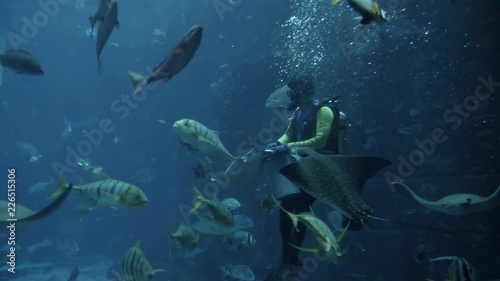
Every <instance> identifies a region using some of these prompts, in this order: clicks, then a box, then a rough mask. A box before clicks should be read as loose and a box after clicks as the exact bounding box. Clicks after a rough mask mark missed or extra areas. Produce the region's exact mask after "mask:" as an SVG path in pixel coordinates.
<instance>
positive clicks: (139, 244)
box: [134, 239, 141, 249]
mask: <svg viewBox="0 0 500 281" xmlns="http://www.w3.org/2000/svg"><path fill="white" fill-rule="evenodd" d="M134 247H136V248H138V249H140V248H141V239H139V240H137V242H135V246H134Z"/></svg>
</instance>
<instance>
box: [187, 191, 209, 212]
mask: <svg viewBox="0 0 500 281" xmlns="http://www.w3.org/2000/svg"><path fill="white" fill-rule="evenodd" d="M192 187H193V191H194V194H195V197H196V202H195V203H194V206H193V208H192V209H191V211H189V212H188V214H190V213H192V212H194V211H196V210H198V209H199V208H200V207H201V206H202V205H203V204H204V203H205V197H203V194H201V192H200V191H199V190H198V188H196V186H195V185H194V184H193V185H192Z"/></svg>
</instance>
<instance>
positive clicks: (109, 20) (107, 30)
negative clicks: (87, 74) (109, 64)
mask: <svg viewBox="0 0 500 281" xmlns="http://www.w3.org/2000/svg"><path fill="white" fill-rule="evenodd" d="M115 27H116V29H118V28H119V27H120V24H119V23H118V2H116V1H113V3H111V7H110V8H109V10H108V12H107V13H106V15H105V16H104V19H103V21H102V22H101V24H100V25H99V29H98V30H97V42H96V45H95V49H96V53H97V65H98V67H99V72H102V71H101V53H102V49H103V48H104V45H106V42H108V39H109V37H110V36H111V33H112V32H113V29H114V28H115Z"/></svg>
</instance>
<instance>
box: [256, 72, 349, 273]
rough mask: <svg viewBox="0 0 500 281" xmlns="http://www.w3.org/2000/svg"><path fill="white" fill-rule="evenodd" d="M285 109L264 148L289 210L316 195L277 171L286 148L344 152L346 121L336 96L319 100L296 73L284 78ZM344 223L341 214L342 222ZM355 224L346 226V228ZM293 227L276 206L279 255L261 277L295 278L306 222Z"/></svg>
mask: <svg viewBox="0 0 500 281" xmlns="http://www.w3.org/2000/svg"><path fill="white" fill-rule="evenodd" d="M288 88H289V89H290V90H289V91H288V96H289V97H290V105H289V109H290V110H294V112H293V115H292V118H291V119H290V122H289V124H288V127H287V130H286V132H285V134H284V135H283V136H282V137H280V138H279V139H278V140H277V141H275V142H272V143H269V144H268V145H267V147H266V152H267V153H269V154H271V157H270V160H268V161H269V164H268V165H266V166H268V167H269V168H271V173H270V174H271V177H272V179H273V185H272V189H273V194H274V196H275V197H276V199H277V200H280V201H281V205H282V207H283V208H284V209H285V210H287V211H288V212H291V213H293V214H298V213H301V212H306V211H309V210H310V207H311V206H312V205H313V203H314V201H315V200H316V198H314V197H313V196H311V195H309V194H307V193H305V192H304V191H303V190H301V189H299V188H298V187H297V186H295V185H294V184H292V183H291V182H290V181H288V180H287V179H286V178H285V177H284V176H283V175H281V174H279V169H280V168H282V167H283V166H285V165H287V164H289V163H292V161H294V159H293V157H292V156H291V155H290V153H289V151H290V149H291V148H293V147H296V146H301V147H310V148H313V149H315V150H316V151H318V152H320V153H329V154H338V153H345V133H346V129H347V127H348V123H347V121H346V120H345V118H344V115H343V113H341V112H340V111H339V108H338V102H337V101H336V98H334V99H328V100H325V101H320V100H318V99H316V98H315V86H314V81H313V78H312V77H310V76H299V77H295V78H293V79H291V80H290V81H289V82H288ZM346 224H347V219H346V218H344V221H343V225H344V226H345V225H346ZM355 228H356V227H354V229H353V227H351V226H349V230H355ZM298 229H299V231H298V232H297V231H295V229H294V227H293V223H292V220H291V219H290V217H289V216H288V215H287V214H286V213H285V212H283V211H282V210H280V233H281V247H282V253H281V254H282V256H281V263H280V265H279V267H278V268H277V269H276V270H275V271H274V272H272V273H271V274H269V275H268V276H267V277H266V279H265V280H264V281H285V280H295V279H294V278H296V277H297V274H298V273H299V270H300V268H301V266H302V264H301V262H300V260H299V250H298V249H297V248H295V247H293V246H291V245H295V246H298V247H300V246H301V245H302V242H303V241H304V238H305V234H306V226H305V225H303V224H302V223H300V222H299V225H298Z"/></svg>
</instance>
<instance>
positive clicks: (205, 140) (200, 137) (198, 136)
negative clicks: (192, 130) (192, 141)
mask: <svg viewBox="0 0 500 281" xmlns="http://www.w3.org/2000/svg"><path fill="white" fill-rule="evenodd" d="M195 137H196V140H198V141H199V142H206V143H209V144H211V145H214V144H213V143H212V142H211V141H209V140H208V139H207V138H204V137H202V136H200V135H195Z"/></svg>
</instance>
